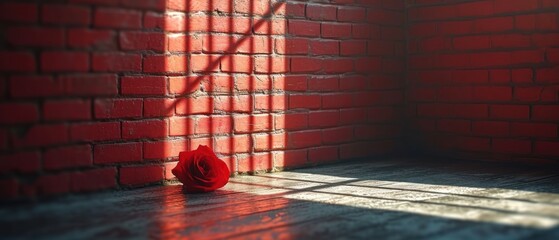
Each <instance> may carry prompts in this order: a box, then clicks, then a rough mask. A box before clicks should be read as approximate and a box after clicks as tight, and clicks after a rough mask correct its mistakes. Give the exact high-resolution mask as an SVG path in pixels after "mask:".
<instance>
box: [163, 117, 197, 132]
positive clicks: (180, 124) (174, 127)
mask: <svg viewBox="0 0 559 240" xmlns="http://www.w3.org/2000/svg"><path fill="white" fill-rule="evenodd" d="M195 124H196V122H195V119H193V118H190V117H174V118H170V119H169V134H170V135H171V136H188V135H193V134H194V130H195Z"/></svg>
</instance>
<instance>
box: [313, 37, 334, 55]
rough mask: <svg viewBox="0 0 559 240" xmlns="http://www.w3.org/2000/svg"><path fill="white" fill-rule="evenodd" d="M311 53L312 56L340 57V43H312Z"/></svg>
mask: <svg viewBox="0 0 559 240" xmlns="http://www.w3.org/2000/svg"><path fill="white" fill-rule="evenodd" d="M310 53H311V54H312V55H338V54H340V43H339V42H338V41H321V40H320V41H311V45H310Z"/></svg>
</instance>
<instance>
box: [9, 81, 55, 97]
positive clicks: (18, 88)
mask: <svg viewBox="0 0 559 240" xmlns="http://www.w3.org/2000/svg"><path fill="white" fill-rule="evenodd" d="M64 93H65V87H64V82H63V81H60V80H58V79H53V78H52V77H51V76H45V75H21V76H17V75H16V76H13V77H11V78H10V95H11V96H12V97H15V98H37V97H50V96H62V95H64Z"/></svg>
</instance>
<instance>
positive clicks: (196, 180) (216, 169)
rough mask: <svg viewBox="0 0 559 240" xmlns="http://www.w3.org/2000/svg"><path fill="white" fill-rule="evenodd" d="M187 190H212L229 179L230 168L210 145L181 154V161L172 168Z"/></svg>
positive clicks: (192, 191)
mask: <svg viewBox="0 0 559 240" xmlns="http://www.w3.org/2000/svg"><path fill="white" fill-rule="evenodd" d="M172 172H173V174H174V175H175V176H176V177H177V178H178V179H179V181H180V182H181V183H182V184H183V189H184V190H185V191H186V192H190V193H194V192H211V191H214V190H216V189H218V188H220V187H223V186H225V184H227V182H228V181H229V174H230V173H229V169H228V168H227V165H225V162H223V161H221V160H220V159H219V158H217V156H216V155H215V154H214V152H213V151H212V150H211V149H210V148H209V147H208V146H203V145H199V146H198V149H196V150H194V151H189V152H181V153H180V154H179V163H178V164H177V166H176V167H175V168H173V170H172Z"/></svg>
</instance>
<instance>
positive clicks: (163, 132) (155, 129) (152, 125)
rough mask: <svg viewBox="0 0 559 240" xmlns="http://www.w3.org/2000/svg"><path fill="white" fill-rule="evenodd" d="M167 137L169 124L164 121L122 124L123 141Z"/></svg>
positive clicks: (127, 122)
mask: <svg viewBox="0 0 559 240" xmlns="http://www.w3.org/2000/svg"><path fill="white" fill-rule="evenodd" d="M167 136H169V123H168V121H166V120H160V119H154V120H141V121H124V122H122V138H123V139H144V138H164V137H167Z"/></svg>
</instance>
